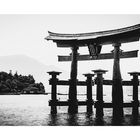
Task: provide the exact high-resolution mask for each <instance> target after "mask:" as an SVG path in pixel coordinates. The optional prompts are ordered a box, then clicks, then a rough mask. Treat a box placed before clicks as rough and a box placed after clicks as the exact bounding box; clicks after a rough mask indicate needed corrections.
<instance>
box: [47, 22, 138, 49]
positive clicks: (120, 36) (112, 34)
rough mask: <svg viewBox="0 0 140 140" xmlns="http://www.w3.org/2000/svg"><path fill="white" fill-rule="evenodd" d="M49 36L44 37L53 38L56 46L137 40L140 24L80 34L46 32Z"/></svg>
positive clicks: (81, 45) (82, 45)
mask: <svg viewBox="0 0 140 140" xmlns="http://www.w3.org/2000/svg"><path fill="white" fill-rule="evenodd" d="M48 33H49V36H48V37H46V38H45V39H47V40H53V41H54V42H56V43H57V47H71V46H72V44H73V43H74V42H75V43H76V44H77V45H78V46H80V47H84V46H87V45H88V44H89V43H91V42H97V43H98V44H100V45H106V44H113V43H114V41H115V42H119V43H127V42H133V41H138V40H139V37H140V24H137V25H134V26H130V27H125V28H120V29H115V30H107V31H100V32H91V33H80V34H61V33H52V32H48Z"/></svg>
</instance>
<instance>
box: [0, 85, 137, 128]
mask: <svg viewBox="0 0 140 140" xmlns="http://www.w3.org/2000/svg"><path fill="white" fill-rule="evenodd" d="M104 90H105V91H106V92H105V93H104V101H105V102H109V101H111V89H109V88H108V87H106V88H105V89H104ZM123 90H124V101H125V102H130V101H132V96H131V95H132V88H131V87H128V88H125V87H124V89H123ZM93 92H94V91H93ZM50 98H51V96H50V95H1V96H0V125H1V126H3V125H8V126H9V125H10V126H13V125H14V126H21V125H24V126H36V125H37V126H47V125H59V126H67V125H86V126H88V125H113V124H112V109H104V117H103V119H102V120H100V119H98V118H96V116H95V109H93V114H92V115H88V114H86V107H85V106H80V107H78V111H79V112H78V113H77V114H75V115H69V114H68V113H67V109H68V107H57V109H58V113H57V115H51V114H50V107H49V106H48V101H49V100H50ZM67 98H68V97H67V95H64V96H62V95H61V96H60V95H59V96H58V99H59V100H67ZM93 99H94V100H96V96H95V95H93ZM78 100H86V96H80V95H79V96H78ZM131 113H132V109H131V108H125V109H124V114H125V119H124V121H123V122H122V123H121V124H120V125H139V124H140V123H139V120H137V122H136V121H134V123H133V120H131Z"/></svg>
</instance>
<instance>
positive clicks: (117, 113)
mask: <svg viewBox="0 0 140 140" xmlns="http://www.w3.org/2000/svg"><path fill="white" fill-rule="evenodd" d="M113 46H114V65H113V84H112V103H113V117H115V118H120V117H123V88H122V77H121V72H120V46H121V44H120V43H115V44H113Z"/></svg>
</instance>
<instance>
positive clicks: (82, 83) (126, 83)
mask: <svg viewBox="0 0 140 140" xmlns="http://www.w3.org/2000/svg"><path fill="white" fill-rule="evenodd" d="M112 83H113V82H112V80H103V85H112ZM49 84H50V85H52V84H53V82H52V81H50V82H49ZM56 84H57V85H59V86H60V85H61V86H68V85H69V84H70V82H69V81H67V80H59V81H56ZM94 84H97V83H96V81H95V82H94V81H92V86H94ZM132 84H133V83H132V81H122V85H123V86H132ZM77 86H87V84H86V81H77Z"/></svg>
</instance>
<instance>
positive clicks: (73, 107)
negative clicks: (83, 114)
mask: <svg viewBox="0 0 140 140" xmlns="http://www.w3.org/2000/svg"><path fill="white" fill-rule="evenodd" d="M71 49H72V62H71V72H70V80H69V82H70V86H69V100H68V101H69V108H68V112H69V113H77V112H78V101H77V54H78V53H77V51H78V47H77V46H76V45H74V46H73V47H72V48H71Z"/></svg>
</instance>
